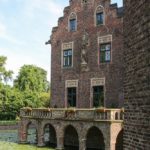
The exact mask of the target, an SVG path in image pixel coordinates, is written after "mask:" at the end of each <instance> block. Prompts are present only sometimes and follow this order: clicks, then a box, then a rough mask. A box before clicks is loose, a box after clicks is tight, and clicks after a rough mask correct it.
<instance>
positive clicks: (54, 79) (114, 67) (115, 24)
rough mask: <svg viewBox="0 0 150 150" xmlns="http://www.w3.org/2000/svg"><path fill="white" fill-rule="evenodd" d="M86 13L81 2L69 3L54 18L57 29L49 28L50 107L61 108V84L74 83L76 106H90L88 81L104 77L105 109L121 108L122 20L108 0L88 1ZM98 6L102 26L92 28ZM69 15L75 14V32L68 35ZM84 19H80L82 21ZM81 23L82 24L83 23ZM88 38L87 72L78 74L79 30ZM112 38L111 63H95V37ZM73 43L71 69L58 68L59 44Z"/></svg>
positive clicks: (62, 86) (89, 83)
mask: <svg viewBox="0 0 150 150" xmlns="http://www.w3.org/2000/svg"><path fill="white" fill-rule="evenodd" d="M88 2H89V3H88V4H87V9H86V13H85V15H84V16H83V14H84V13H83V4H82V3H81V1H77V0H71V1H70V6H68V7H66V8H65V9H64V16H63V17H61V18H59V19H58V26H57V27H54V28H53V31H52V36H51V45H52V56H51V57H52V66H51V70H52V75H51V84H52V101H51V104H52V106H54V105H57V107H65V99H66V98H65V95H66V91H65V90H66V89H65V81H66V80H78V81H79V84H78V96H77V107H80V108H89V107H92V105H91V104H92V99H91V79H92V78H105V107H122V105H123V70H122V64H123V59H122V58H123V50H122V49H123V48H122V47H123V37H122V34H121V33H122V26H123V25H122V24H123V19H122V17H121V16H120V13H118V12H119V11H118V8H117V6H116V5H111V4H110V0H105V1H104V0H95V1H93V0H89V1H88ZM98 5H102V6H103V7H104V10H105V25H101V26H98V27H95V25H94V12H95V9H96V7H97V6H98ZM71 12H75V13H76V15H77V24H78V25H77V31H76V32H68V17H69V15H70V14H71ZM83 18H84V19H83ZM83 20H84V21H85V23H84V22H83ZM84 28H86V32H87V33H88V35H89V44H88V46H87V49H86V50H87V57H88V68H89V71H86V72H82V71H81V46H82V36H83V30H84ZM109 34H110V35H112V61H111V63H108V64H107V63H105V64H100V65H99V64H98V49H99V45H98V37H101V36H105V35H109ZM72 41H73V42H74V45H73V47H74V48H73V49H74V52H73V53H74V54H73V55H74V57H73V68H70V69H64V68H62V67H61V57H62V56H61V50H62V44H63V43H67V42H72Z"/></svg>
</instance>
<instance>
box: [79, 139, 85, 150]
mask: <svg viewBox="0 0 150 150" xmlns="http://www.w3.org/2000/svg"><path fill="white" fill-rule="evenodd" d="M79 142H80V144H79V150H86V139H84V138H83V139H80V141H79Z"/></svg>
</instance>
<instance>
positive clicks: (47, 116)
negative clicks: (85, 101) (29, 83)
mask: <svg viewBox="0 0 150 150" xmlns="http://www.w3.org/2000/svg"><path fill="white" fill-rule="evenodd" d="M20 117H21V121H20V125H19V142H20V143H26V142H27V139H28V128H29V126H30V125H31V124H32V126H33V127H34V128H35V129H36V133H37V146H40V147H42V146H45V144H46V141H45V132H46V128H48V133H49V143H50V144H51V145H53V146H54V147H55V148H56V149H57V150H63V149H65V150H122V149H123V147H122V145H123V142H122V140H123V109H105V108H99V109H98V108H97V109H94V108H93V109H74V108H68V109H58V108H52V109H51V108H45V109H31V108H23V109H21V112H20Z"/></svg>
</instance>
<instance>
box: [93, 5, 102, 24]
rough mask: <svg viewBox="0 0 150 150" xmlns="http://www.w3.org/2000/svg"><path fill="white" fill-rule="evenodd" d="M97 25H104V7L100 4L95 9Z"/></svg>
mask: <svg viewBox="0 0 150 150" xmlns="http://www.w3.org/2000/svg"><path fill="white" fill-rule="evenodd" d="M95 25H96V26H98V25H104V7H103V6H98V7H97V8H96V11H95Z"/></svg>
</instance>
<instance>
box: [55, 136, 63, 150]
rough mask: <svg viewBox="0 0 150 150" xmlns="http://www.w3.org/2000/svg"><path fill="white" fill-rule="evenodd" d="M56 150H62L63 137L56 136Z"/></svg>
mask: <svg viewBox="0 0 150 150" xmlns="http://www.w3.org/2000/svg"><path fill="white" fill-rule="evenodd" d="M56 150H64V137H63V136H57V148H56Z"/></svg>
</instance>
